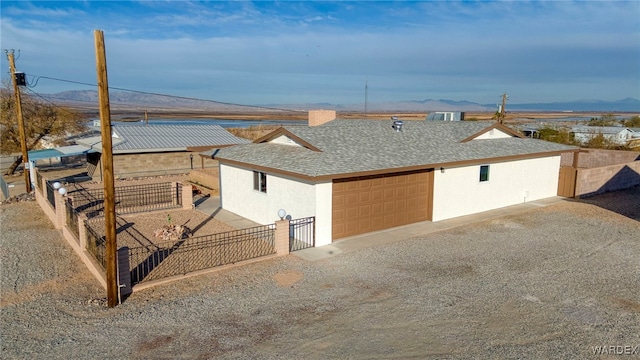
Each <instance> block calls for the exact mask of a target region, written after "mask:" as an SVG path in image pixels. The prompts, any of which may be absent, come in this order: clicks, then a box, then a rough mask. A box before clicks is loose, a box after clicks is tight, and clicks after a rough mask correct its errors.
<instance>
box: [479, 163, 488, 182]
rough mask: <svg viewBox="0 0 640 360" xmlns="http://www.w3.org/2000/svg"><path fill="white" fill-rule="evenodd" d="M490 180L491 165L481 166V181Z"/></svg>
mask: <svg viewBox="0 0 640 360" xmlns="http://www.w3.org/2000/svg"><path fill="white" fill-rule="evenodd" d="M483 181H489V165H481V166H480V182H483Z"/></svg>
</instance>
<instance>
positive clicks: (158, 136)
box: [75, 123, 249, 180]
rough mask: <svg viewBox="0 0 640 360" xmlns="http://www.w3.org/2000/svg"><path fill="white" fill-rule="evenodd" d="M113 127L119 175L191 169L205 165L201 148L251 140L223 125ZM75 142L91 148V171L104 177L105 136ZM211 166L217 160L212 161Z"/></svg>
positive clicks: (215, 147)
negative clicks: (103, 142) (238, 135)
mask: <svg viewBox="0 0 640 360" xmlns="http://www.w3.org/2000/svg"><path fill="white" fill-rule="evenodd" d="M111 130H112V137H111V142H112V149H113V150H112V151H113V169H114V175H115V176H118V177H140V176H155V175H165V174H179V173H187V172H189V171H191V170H192V169H194V168H204V167H205V163H204V161H205V159H204V158H202V157H200V156H199V154H200V152H202V151H205V150H209V149H220V148H223V147H227V146H231V145H237V144H244V143H248V142H249V140H246V139H242V138H238V137H236V136H234V135H232V134H231V133H229V132H228V131H227V130H225V129H224V128H223V127H221V126H219V125H153V124H152V125H145V124H139V123H137V124H114V125H112V126H111ZM75 142H76V144H77V145H80V146H84V147H85V148H87V149H90V150H91V152H88V153H87V170H88V175H90V176H91V177H93V179H95V180H101V179H102V164H101V162H100V160H101V157H102V136H101V135H94V136H91V137H86V138H81V139H76V140H75ZM208 166H210V167H216V166H217V163H215V162H214V161H210V162H209V164H208Z"/></svg>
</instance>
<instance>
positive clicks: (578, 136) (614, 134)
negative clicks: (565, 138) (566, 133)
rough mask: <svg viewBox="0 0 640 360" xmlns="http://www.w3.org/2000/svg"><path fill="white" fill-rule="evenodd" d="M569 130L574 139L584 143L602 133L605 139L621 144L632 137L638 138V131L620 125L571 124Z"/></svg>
mask: <svg viewBox="0 0 640 360" xmlns="http://www.w3.org/2000/svg"><path fill="white" fill-rule="evenodd" d="M570 132H571V133H572V134H573V136H574V139H575V140H577V141H579V142H581V143H586V142H588V141H589V140H591V139H593V138H594V137H596V136H599V135H602V136H603V137H604V138H605V139H607V140H609V141H612V142H613V143H615V144H617V145H621V146H623V145H627V144H628V143H629V142H630V141H631V140H633V139H638V138H640V134H639V133H636V132H634V131H633V130H632V129H630V128H627V127H622V126H573V127H572V128H571V131H570Z"/></svg>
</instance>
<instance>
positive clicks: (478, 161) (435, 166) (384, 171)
mask: <svg viewBox="0 0 640 360" xmlns="http://www.w3.org/2000/svg"><path fill="white" fill-rule="evenodd" d="M577 152H580V148H574V149H566V150H554V151H545V152H537V153H528V154H519V155H508V156H498V157H493V158H481V159H470V160H461V161H451V162H441V163H430V164H420V165H413V166H403V167H397V168H385V169H375V170H367V171H358V172H349V173H337V174H323V175H317V176H310V175H306V174H300V173H296V172H292V171H286V170H282V169H278V168H273V167H267V166H260V165H255V164H250V163H245V162H242V161H237V160H229V159H224V158H217V159H218V161H219V163H220V164H229V165H234V166H239V167H242V168H246V169H250V170H254V171H262V172H266V173H272V174H280V175H285V176H288V177H293V178H298V179H301V180H305V181H310V182H323V181H331V180H337V179H346V178H353V177H363V176H377V175H383V174H394V173H402V172H407V171H417V170H428V169H439V168H451V167H464V166H473V165H482V164H491V163H499V162H507V161H515V160H527V159H535V158H542V157H549V156H560V155H561V154H563V153H577Z"/></svg>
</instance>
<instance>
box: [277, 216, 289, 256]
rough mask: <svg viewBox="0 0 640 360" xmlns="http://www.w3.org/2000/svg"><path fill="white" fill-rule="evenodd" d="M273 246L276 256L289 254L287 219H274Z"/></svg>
mask: <svg viewBox="0 0 640 360" xmlns="http://www.w3.org/2000/svg"><path fill="white" fill-rule="evenodd" d="M275 248H276V255H278V256H280V255H288V254H289V220H278V221H276V234H275Z"/></svg>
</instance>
